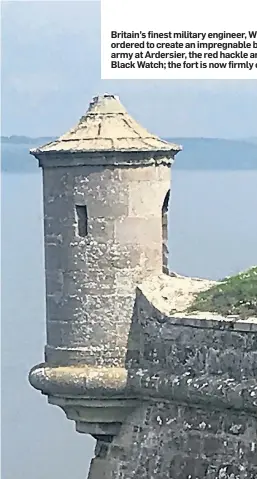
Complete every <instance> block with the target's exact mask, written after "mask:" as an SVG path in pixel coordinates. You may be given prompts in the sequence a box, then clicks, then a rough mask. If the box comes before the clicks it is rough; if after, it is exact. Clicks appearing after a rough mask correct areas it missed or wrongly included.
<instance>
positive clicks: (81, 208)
mask: <svg viewBox="0 0 257 479" xmlns="http://www.w3.org/2000/svg"><path fill="white" fill-rule="evenodd" d="M75 208H76V217H77V227H78V235H79V236H82V237H84V236H87V234H88V215H87V207H86V206H85V205H76V207H75Z"/></svg>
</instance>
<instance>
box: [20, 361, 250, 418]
mask: <svg viewBox="0 0 257 479" xmlns="http://www.w3.org/2000/svg"><path fill="white" fill-rule="evenodd" d="M29 381H30V383H31V385H32V386H33V387H34V388H36V389H39V390H40V391H41V392H42V393H43V394H45V395H48V396H59V397H66V398H68V397H70V398H74V399H75V398H79V397H81V398H85V399H86V398H87V399H90V398H91V399H92V401H94V400H97V399H103V400H110V399H113V400H115V399H117V398H119V399H123V400H124V401H126V400H131V399H135V400H141V401H147V400H153V399H155V400H157V399H158V400H161V401H162V400H166V401H169V402H170V401H175V402H180V403H188V404H191V405H193V404H194V405H200V404H202V405H203V406H204V405H205V406H206V407H214V408H233V409H240V410H244V411H247V410H249V411H252V412H253V413H254V414H256V415H257V381H256V379H255V378H251V379H245V380H242V381H238V380H236V379H233V378H230V377H228V376H227V375H221V376H215V375H212V376H210V375H206V374H204V375H201V376H193V375H192V374H190V373H189V372H188V373H184V374H181V375H180V376H179V375H174V374H173V375H172V374H170V373H169V371H168V370H164V369H162V370H160V371H158V370H156V371H155V370H149V369H143V368H137V369H131V370H126V369H125V368H116V367H110V368H107V367H100V366H99V367H89V366H86V365H83V366H65V367H63V366H62V367H51V366H49V365H47V364H45V363H42V364H39V365H38V366H35V367H34V368H33V369H32V370H31V372H30V375H29ZM124 404H125V403H124Z"/></svg>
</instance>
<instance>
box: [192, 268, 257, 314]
mask: <svg viewBox="0 0 257 479" xmlns="http://www.w3.org/2000/svg"><path fill="white" fill-rule="evenodd" d="M187 311H188V312H195V311H210V312H213V313H218V314H221V315H222V316H228V315H239V316H240V317H241V318H242V319H247V318H249V317H250V316H255V317H256V316H257V266H254V267H252V268H250V269H249V270H247V271H244V272H242V273H239V274H237V275H236V276H231V277H227V278H225V279H223V280H222V281H220V282H218V283H217V284H215V285H214V286H212V287H211V288H210V289H208V290H207V291H203V292H201V293H198V294H197V295H196V297H195V299H194V302H193V304H192V305H191V306H190V308H188V310H187Z"/></svg>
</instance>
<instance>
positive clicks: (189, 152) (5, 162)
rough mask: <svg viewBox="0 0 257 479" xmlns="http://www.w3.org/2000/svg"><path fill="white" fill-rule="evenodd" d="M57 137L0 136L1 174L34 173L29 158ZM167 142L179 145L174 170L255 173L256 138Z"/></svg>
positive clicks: (256, 165) (36, 164)
mask: <svg viewBox="0 0 257 479" xmlns="http://www.w3.org/2000/svg"><path fill="white" fill-rule="evenodd" d="M55 139H56V137H38V138H31V137H26V136H18V135H12V136H10V137H7V136H2V137H1V141H2V145H1V151H2V165H1V171H2V172H8V173H21V174H22V173H35V172H37V171H38V162H37V161H36V160H35V158H34V157H33V156H32V155H30V154H29V150H30V149H31V148H33V147H34V148H35V147H38V146H41V145H44V144H46V143H49V142H51V141H54V140H55ZM165 140H166V141H169V142H173V143H176V144H178V145H182V147H183V149H182V151H181V152H179V153H178V154H177V155H176V158H175V163H174V166H173V168H172V169H173V170H174V169H175V170H176V171H178V170H179V171H182V170H183V171H192V172H193V171H217V170H219V171H220V170H223V171H249V170H252V171H254V170H255V171H256V170H257V138H256V139H255V138H252V139H242V140H227V139H226V140H224V139H222V138H216V139H214V138H197V137H195V138H187V137H184V138H183V137H180V138H178V137H175V138H165Z"/></svg>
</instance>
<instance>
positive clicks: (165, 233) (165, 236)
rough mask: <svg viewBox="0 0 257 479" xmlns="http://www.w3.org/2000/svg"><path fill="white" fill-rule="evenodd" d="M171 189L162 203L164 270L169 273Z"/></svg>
mask: <svg viewBox="0 0 257 479" xmlns="http://www.w3.org/2000/svg"><path fill="white" fill-rule="evenodd" d="M169 200H170V190H169V191H168V192H167V194H166V196H165V198H164V202H163V205H162V271H163V273H165V274H169V247H168V208H169Z"/></svg>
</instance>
